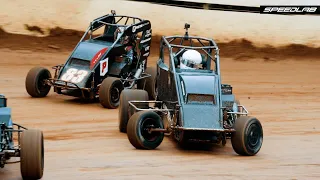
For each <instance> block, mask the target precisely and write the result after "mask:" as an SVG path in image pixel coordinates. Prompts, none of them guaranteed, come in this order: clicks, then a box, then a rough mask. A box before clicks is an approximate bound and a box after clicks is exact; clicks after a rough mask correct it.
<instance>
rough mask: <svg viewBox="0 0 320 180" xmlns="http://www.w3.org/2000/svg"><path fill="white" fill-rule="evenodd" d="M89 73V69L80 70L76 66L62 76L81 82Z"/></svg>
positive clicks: (71, 80) (65, 79)
mask: <svg viewBox="0 0 320 180" xmlns="http://www.w3.org/2000/svg"><path fill="white" fill-rule="evenodd" d="M87 74H88V71H85V70H78V69H76V68H70V69H68V70H67V72H66V73H64V74H63V75H62V76H61V80H63V81H68V82H73V83H79V82H81V81H82V80H83V78H84V77H86V75H87Z"/></svg>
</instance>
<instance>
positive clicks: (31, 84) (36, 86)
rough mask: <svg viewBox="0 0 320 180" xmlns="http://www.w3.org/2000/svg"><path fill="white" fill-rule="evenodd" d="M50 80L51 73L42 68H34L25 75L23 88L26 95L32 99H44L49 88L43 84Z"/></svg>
mask: <svg viewBox="0 0 320 180" xmlns="http://www.w3.org/2000/svg"><path fill="white" fill-rule="evenodd" d="M49 78H51V73H50V71H49V70H48V69H46V68H43V67H34V68H32V69H30V71H29V72H28V74H27V77H26V81H25V87H26V90H27V92H28V94H29V95H30V96H32V97H45V96H47V95H48V93H49V91H50V89H51V86H49V85H47V84H45V83H44V81H45V80H46V79H49Z"/></svg>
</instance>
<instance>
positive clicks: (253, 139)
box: [247, 123, 262, 149]
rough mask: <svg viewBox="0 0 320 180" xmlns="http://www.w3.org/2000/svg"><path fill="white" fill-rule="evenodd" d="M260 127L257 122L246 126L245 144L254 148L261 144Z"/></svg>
mask: <svg viewBox="0 0 320 180" xmlns="http://www.w3.org/2000/svg"><path fill="white" fill-rule="evenodd" d="M261 133H262V132H261V128H260V127H259V126H258V124H256V123H254V124H251V125H250V126H249V128H248V135H247V144H248V146H249V147H250V148H251V149H256V148H258V147H259V146H260V144H261V139H262V135H261Z"/></svg>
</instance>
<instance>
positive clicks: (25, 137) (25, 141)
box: [20, 130, 44, 179]
mask: <svg viewBox="0 0 320 180" xmlns="http://www.w3.org/2000/svg"><path fill="white" fill-rule="evenodd" d="M43 146H44V145H43V133H42V131H39V130H25V131H23V133H22V135H21V151H20V160H21V162H20V170H21V175H22V178H23V179H41V178H42V176H43V169H44V148H43Z"/></svg>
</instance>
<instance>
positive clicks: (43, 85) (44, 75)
mask: <svg viewBox="0 0 320 180" xmlns="http://www.w3.org/2000/svg"><path fill="white" fill-rule="evenodd" d="M48 78H49V75H48V74H47V73H42V74H40V76H39V79H38V84H37V87H38V89H39V91H40V92H44V91H47V90H48V88H49V87H50V86H48V85H47V84H46V82H45V80H46V79H48Z"/></svg>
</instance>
